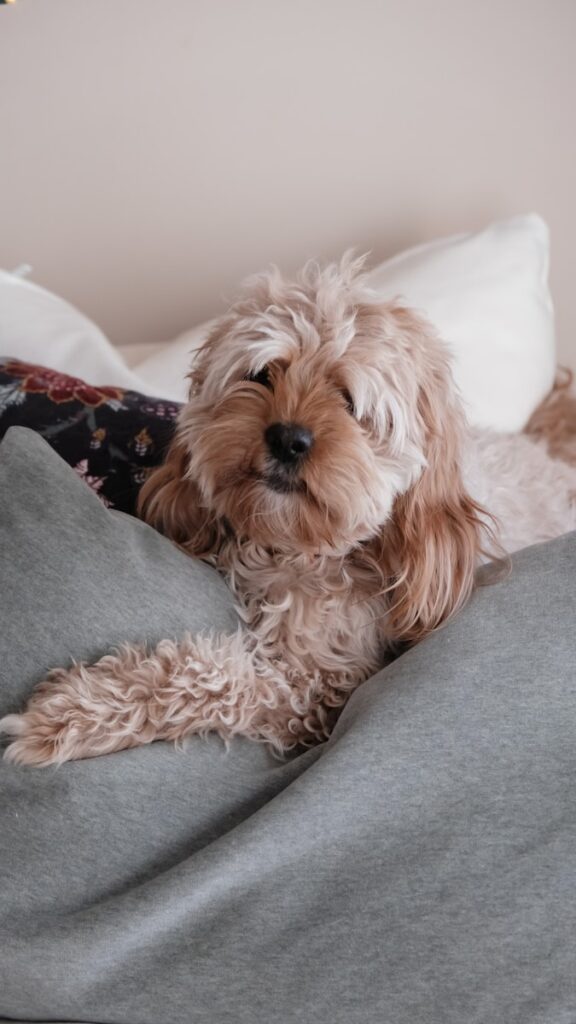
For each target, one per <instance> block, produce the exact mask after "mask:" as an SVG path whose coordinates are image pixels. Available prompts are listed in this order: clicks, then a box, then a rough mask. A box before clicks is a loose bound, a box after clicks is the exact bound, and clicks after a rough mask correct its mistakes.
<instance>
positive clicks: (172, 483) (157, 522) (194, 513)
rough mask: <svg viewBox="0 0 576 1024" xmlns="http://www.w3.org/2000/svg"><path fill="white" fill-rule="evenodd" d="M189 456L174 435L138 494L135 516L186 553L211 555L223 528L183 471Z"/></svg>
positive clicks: (185, 468)
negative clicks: (205, 505) (160, 460)
mask: <svg viewBox="0 0 576 1024" xmlns="http://www.w3.org/2000/svg"><path fill="white" fill-rule="evenodd" d="M188 463H189V457H188V453H187V450H186V447H185V445H184V444H183V442H182V441H181V440H180V439H179V438H178V435H177V436H176V437H175V438H174V440H173V442H172V444H171V446H170V448H169V450H168V455H167V457H166V460H165V462H164V463H163V465H161V466H158V467H157V468H156V469H153V470H152V472H151V473H150V475H149V476H148V478H147V480H146V481H145V483H144V485H143V486H142V489H141V491H140V494H139V496H138V515H139V516H140V517H141V518H142V519H144V520H145V522H147V523H149V524H150V526H154V527H155V528H156V529H157V530H159V531H160V533H163V534H165V536H166V537H169V538H170V540H172V541H174V542H175V543H176V544H178V545H179V547H181V548H183V549H184V550H185V551H186V552H187V554H189V555H207V554H211V553H212V552H214V551H215V550H217V548H218V547H219V546H220V543H221V541H222V538H223V532H224V531H223V529H222V526H221V524H220V523H219V521H218V520H217V519H215V517H214V515H213V513H211V512H210V510H209V509H207V508H205V507H202V505H201V499H200V491H199V489H198V487H197V485H196V484H195V483H194V481H192V480H190V479H189V478H188V477H187V475H186V473H187V469H188Z"/></svg>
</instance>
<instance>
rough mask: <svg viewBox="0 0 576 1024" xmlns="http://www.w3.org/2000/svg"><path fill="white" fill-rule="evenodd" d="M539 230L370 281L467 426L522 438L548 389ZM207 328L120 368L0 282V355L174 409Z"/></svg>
mask: <svg viewBox="0 0 576 1024" xmlns="http://www.w3.org/2000/svg"><path fill="white" fill-rule="evenodd" d="M547 275H548V229H547V227H546V225H545V223H544V221H543V220H542V219H541V218H540V217H538V216H536V215H535V214H531V215H528V216H523V217H514V218H512V219H511V220H506V221H500V222H498V223H496V224H492V225H491V226H490V227H488V228H486V230H485V231H481V232H479V233H478V234H474V235H456V236H454V237H452V238H445V239H440V240H439V241H435V242H430V243H428V244H426V245H421V246H418V247H417V248H415V249H408V250H406V251H405V252H403V253H400V255H398V256H395V257H393V259H390V260H386V262H384V263H381V264H380V265H379V266H378V267H376V268H375V269H374V270H373V271H372V272H371V273H370V275H369V282H370V284H371V286H372V288H374V290H375V291H377V293H378V294H380V295H381V296H382V297H383V298H393V297H395V296H401V297H402V298H403V299H404V300H405V301H406V303H407V304H408V305H410V306H414V307H416V308H417V309H420V310H421V311H422V312H423V313H424V314H425V315H426V316H427V317H428V319H429V320H430V321H431V322H432V323H433V324H434V325H435V327H436V329H437V330H438V332H439V334H440V335H441V337H443V338H444V339H445V341H446V342H447V343H448V344H449V345H450V347H451V348H452V351H453V354H454V371H455V376H456V379H457V382H458V384H459V387H460V391H461V393H462V396H463V399H464V402H465V404H466V408H467V412H468V417H469V419H470V422H471V423H472V424H473V425H475V426H481V427H488V428H492V429H493V430H502V431H515V430H521V429H522V427H523V426H524V425H525V423H526V421H527V420H528V418H529V417H530V415H531V413H532V412H533V411H534V409H535V408H536V406H537V405H538V404H539V402H540V401H541V400H542V399H543V398H544V396H545V395H546V394H547V392H548V391H549V390H550V388H551V387H552V384H553V381H554V373H555V364H556V354H555V343H554V315H553V309H552V302H551V298H550V292H549V290H548V283H547ZM210 326H211V322H209V323H206V324H201V325H200V326H198V327H196V328H194V329H193V330H191V331H186V332H185V333H184V334H181V335H179V336H178V338H176V340H175V341H173V342H165V343H162V344H159V345H158V346H157V351H156V352H155V353H154V354H153V355H151V356H149V357H147V358H145V359H144V360H143V361H141V362H139V363H137V364H136V365H134V366H132V368H131V369H128V367H127V366H126V364H125V363H124V361H123V360H122V358H121V356H120V354H119V353H118V351H117V350H116V349H114V347H113V346H112V345H111V344H110V342H109V341H108V340H107V339H106V337H105V336H104V335H103V334H102V332H101V331H100V330H99V329H98V327H96V326H95V324H93V323H92V322H91V321H90V320H88V319H87V318H86V317H84V316H83V315H82V314H81V313H79V312H78V311H77V310H76V309H74V308H73V307H72V306H70V305H69V304H68V303H67V302H64V300H63V299H60V298H58V296H56V295H53V294H51V293H50V292H47V291H45V290H44V289H43V288H39V287H38V286H37V285H33V284H30V283H29V282H28V281H24V280H22V279H21V278H19V277H17V276H15V275H13V274H7V273H3V272H1V271H0V355H9V356H14V357H16V358H18V359H24V360H28V361H30V362H36V363H40V364H44V365H46V366H50V367H52V368H53V369H56V370H62V371H63V372H66V373H71V374H74V375H77V376H79V377H83V378H84V379H85V380H87V381H89V383H91V384H112V385H116V386H118V387H128V388H133V389H135V390H140V391H144V392H145V393H147V394H151V395H156V396H157V397H158V398H167V399H172V400H175V401H185V399H186V397H187V391H188V382H187V380H186V374H187V372H188V370H189V368H190V362H191V357H190V353H191V351H192V350H194V349H195V348H197V347H198V345H199V344H201V342H202V341H203V339H204V338H205V337H206V334H207V332H208V330H209V329H210Z"/></svg>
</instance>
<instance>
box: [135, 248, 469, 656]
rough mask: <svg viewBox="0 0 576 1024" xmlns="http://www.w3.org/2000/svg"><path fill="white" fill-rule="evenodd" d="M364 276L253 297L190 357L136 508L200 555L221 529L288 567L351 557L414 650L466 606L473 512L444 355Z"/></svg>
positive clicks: (324, 276)
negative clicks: (157, 462)
mask: <svg viewBox="0 0 576 1024" xmlns="http://www.w3.org/2000/svg"><path fill="white" fill-rule="evenodd" d="M360 269H361V261H353V260H351V259H347V258H345V259H344V260H343V261H342V263H341V264H340V265H331V266H328V267H326V268H324V269H320V268H319V267H318V266H317V265H316V264H309V265H307V266H306V267H305V269H304V270H303V272H302V273H301V274H300V276H299V277H298V278H297V280H296V281H295V282H293V283H288V282H286V281H285V280H284V279H283V278H282V277H281V276H280V275H279V274H278V273H277V272H271V273H268V274H266V275H262V276H260V277H258V278H255V279H253V280H252V281H251V282H249V284H248V285H247V287H246V290H245V292H244V294H243V295H242V297H241V298H240V299H239V300H238V302H237V303H236V304H235V305H234V306H233V307H232V309H231V310H230V312H229V313H228V315H227V316H225V317H224V318H223V319H222V320H220V322H219V323H218V324H217V325H216V326H215V327H214V329H213V330H212V332H211V333H210V335H209V337H208V339H207V341H206V342H205V344H204V346H203V347H202V349H201V350H200V351H199V353H198V355H197V358H196V360H195V363H194V367H193V370H192V373H191V374H190V377H191V391H190V400H189V402H188V404H187V405H186V406H185V407H184V409H183V411H182V414H181V417H180V421H179V426H178V432H177V436H176V439H175V441H174V444H173V447H172V450H171V452H170V454H169V457H168V460H167V463H166V465H165V466H164V467H162V468H161V469H159V470H157V471H156V472H155V473H153V474H152V476H151V478H150V479H149V481H148V482H147V484H146V485H145V488H144V490H143V495H142V502H141V507H142V509H143V511H144V514H145V516H146V518H147V519H148V520H149V521H151V522H152V523H153V524H155V525H157V526H159V527H160V528H161V529H163V531H164V532H165V533H167V534H168V535H169V536H171V537H172V538H173V539H174V540H176V541H177V542H178V543H180V544H182V545H184V546H186V547H187V548H188V549H189V550H191V551H193V552H195V553H204V552H205V551H206V550H207V549H208V548H210V547H211V546H214V545H217V543H218V538H219V536H221V535H222V534H223V531H224V530H228V531H230V530H232V531H233V532H234V533H235V534H236V535H237V536H239V537H242V538H246V539H248V540H249V541H252V542H253V543H254V544H256V545H260V546H262V547H265V548H273V549H276V550H278V551H282V552H284V553H287V552H315V553H335V554H339V555H347V554H349V553H351V552H355V556H354V557H355V558H356V559H357V560H358V559H360V561H362V559H364V561H365V563H366V564H368V563H370V564H371V565H372V567H373V568H374V569H377V570H378V572H379V574H380V576H381V579H382V581H383V582H384V583H385V585H387V586H389V587H391V588H392V591H393V597H392V604H393V605H394V606H395V608H396V618H397V622H398V630H397V632H398V633H399V634H402V637H403V639H410V638H411V634H412V633H414V636H416V635H419V633H420V632H421V629H420V626H421V623H422V621H423V620H425V621H426V622H430V621H434V623H435V624H437V622H438V621H441V620H442V619H443V618H445V617H446V616H447V614H448V610H449V606H452V607H455V606H456V605H459V604H460V603H461V602H462V600H464V599H465V597H466V596H467V594H468V592H469V589H470V586H471V579H472V573H473V569H474V566H475V564H476V560H477V555H478V552H479V549H480V542H479V538H480V533H481V529H482V523H481V516H480V511H481V510H479V509H478V508H477V507H476V506H475V504H474V502H472V501H471V499H470V498H469V497H468V496H467V495H466V493H465V491H464V487H463V483H462V480H461V476H460V468H459V466H460V458H459V448H460V442H461V439H462V435H463V430H464V422H463V415H462V411H461V408H460V405H459V402H458V400H457V396H456V394H455V389H454V385H453V381H452V375H451V371H450V365H449V357H448V353H447V351H446V349H445V348H444V346H443V344H442V343H441V342H440V341H439V339H438V338H437V337H436V336H435V335H434V332H433V331H432V329H431V328H430V326H429V325H428V324H427V323H425V322H424V321H423V320H422V319H420V318H419V317H417V316H416V315H415V314H414V313H413V312H411V311H409V310H408V309H406V308H404V307H403V306H401V305H399V304H397V303H394V302H390V303H386V302H382V300H380V299H378V298H377V297H376V296H375V295H373V294H371V293H370V292H369V290H368V288H367V287H366V284H365V281H364V279H363V278H362V276H361V274H360ZM408 591H409V592H410V597H408ZM402 595H404V596H405V599H403V597H402ZM424 606H426V609H427V610H426V612H424ZM418 609H419V610H418ZM425 631H426V630H425ZM409 634H410V635H409Z"/></svg>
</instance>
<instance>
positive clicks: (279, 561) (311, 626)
mask: <svg viewBox="0 0 576 1024" xmlns="http://www.w3.org/2000/svg"><path fill="white" fill-rule="evenodd" d="M216 564H217V567H218V568H219V570H220V571H221V572H222V573H223V574H224V575H225V576H226V578H227V580H228V583H229V585H230V587H231V589H232V591H233V593H234V595H235V596H236V598H237V600H238V603H239V606H240V607H239V610H240V614H241V615H242V618H243V619H244V621H245V622H246V625H247V627H248V628H249V629H250V631H251V632H252V633H253V634H254V635H255V636H256V637H257V638H258V642H259V645H260V648H261V650H262V651H263V653H265V654H266V656H267V657H269V658H272V659H274V660H279V661H282V662H285V663H287V664H288V665H289V666H290V667H291V668H293V669H296V670H297V671H303V672H306V673H316V672H318V671H319V672H320V673H322V674H327V673H329V674H330V675H337V676H342V675H344V676H345V677H346V678H348V679H350V680H356V681H360V680H361V679H364V678H366V677H367V676H368V675H370V674H371V673H373V672H374V671H375V670H376V669H377V668H379V667H381V665H382V664H383V647H384V644H383V634H384V630H383V620H384V616H385V606H384V602H383V600H382V597H381V596H377V595H374V593H372V595H370V594H369V593H368V592H367V588H364V590H365V592H364V593H362V590H361V589H359V587H358V586H357V581H355V579H354V577H353V574H352V572H351V567H350V566H349V565H348V564H347V562H346V560H345V559H343V558H339V557H334V556H326V555H317V556H315V555H301V554H300V555H286V554H282V553H278V552H271V551H268V550H266V549H263V548H260V547H257V546H256V545H253V544H249V543H246V544H238V543H237V542H232V543H230V544H229V545H227V546H225V547H224V548H223V549H222V550H221V552H220V553H219V556H218V559H217V563H216Z"/></svg>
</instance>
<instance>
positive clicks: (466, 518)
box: [369, 309, 503, 644]
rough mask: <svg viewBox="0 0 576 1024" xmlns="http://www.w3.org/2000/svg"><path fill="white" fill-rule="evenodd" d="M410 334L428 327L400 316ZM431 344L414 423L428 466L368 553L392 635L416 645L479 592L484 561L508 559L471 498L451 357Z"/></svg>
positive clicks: (432, 340)
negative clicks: (476, 582) (476, 586)
mask: <svg viewBox="0 0 576 1024" xmlns="http://www.w3.org/2000/svg"><path fill="white" fill-rule="evenodd" d="M394 312H395V313H396V314H397V316H398V319H399V322H400V324H401V325H402V326H403V327H408V328H411V327H412V320H413V323H414V324H415V325H416V327H417V328H418V329H420V330H421V329H422V323H421V322H420V321H418V320H417V319H416V318H412V316H411V314H410V312H409V311H407V310H402V309H398V310H395V311H394ZM437 344H438V342H437V339H435V338H434V337H432V336H431V337H430V345H429V346H427V350H428V352H429V353H431V355H430V356H429V358H431V360H432V362H431V363H430V366H429V368H428V372H427V374H426V375H425V378H424V379H422V380H421V381H420V384H419V387H418V390H417V409H416V410H415V415H416V418H417V421H418V422H419V424H420V427H421V433H422V436H423V437H424V455H425V459H426V462H425V466H424V468H423V470H422V472H421V475H420V477H419V479H418V480H417V481H416V482H415V483H414V484H413V485H412V486H411V487H410V488H409V490H408V491H407V492H406V493H404V494H401V495H399V496H398V497H397V498H396V501H395V504H394V508H393V512H392V516H391V519H390V520H389V521H388V522H387V523H386V524H385V525H384V526H383V528H382V531H381V533H380V536H379V537H377V538H376V539H375V541H374V542H373V543H372V544H371V545H370V546H369V548H370V554H371V556H372V558H373V564H374V563H375V564H376V566H377V567H378V570H379V573H380V575H381V578H382V579H383V580H384V581H385V589H386V591H387V593H388V602H389V611H388V614H387V633H388V635H389V636H390V639H392V640H393V641H395V642H397V643H399V644H403V643H408V644H411V643H415V642H416V641H418V640H421V639H423V638H424V637H425V636H426V635H427V634H428V633H430V632H432V630H434V629H436V628H437V627H438V626H440V625H441V624H442V623H443V622H445V621H446V620H448V619H449V618H450V617H451V616H452V615H454V614H455V613H456V612H457V611H458V610H459V609H460V608H461V607H462V606H463V605H464V604H465V603H466V601H467V599H468V598H469V596H470V593H471V591H472V588H473V586H474V579H475V573H476V569H477V568H478V564H479V561H480V556H481V555H482V554H489V555H490V554H493V555H496V556H499V555H501V554H502V553H503V552H502V551H501V549H500V548H499V546H498V544H497V542H496V540H495V535H494V530H493V526H494V520H493V518H492V516H491V515H490V514H489V513H488V512H487V511H486V510H485V509H483V508H482V507H481V506H480V505H479V504H478V503H477V502H475V501H474V500H473V499H472V497H471V496H470V495H469V494H468V493H467V491H466V488H465V485H464V480H463V476H462V447H463V443H464V440H465V430H466V426H465V418H464V413H463V409H462V407H461V403H460V399H459V396H458V395H457V393H456V389H455V386H454V383H453V379H452V373H451V368H450V364H449V360H448V358H447V355H446V352H445V350H444V349H443V348H441V347H437Z"/></svg>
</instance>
